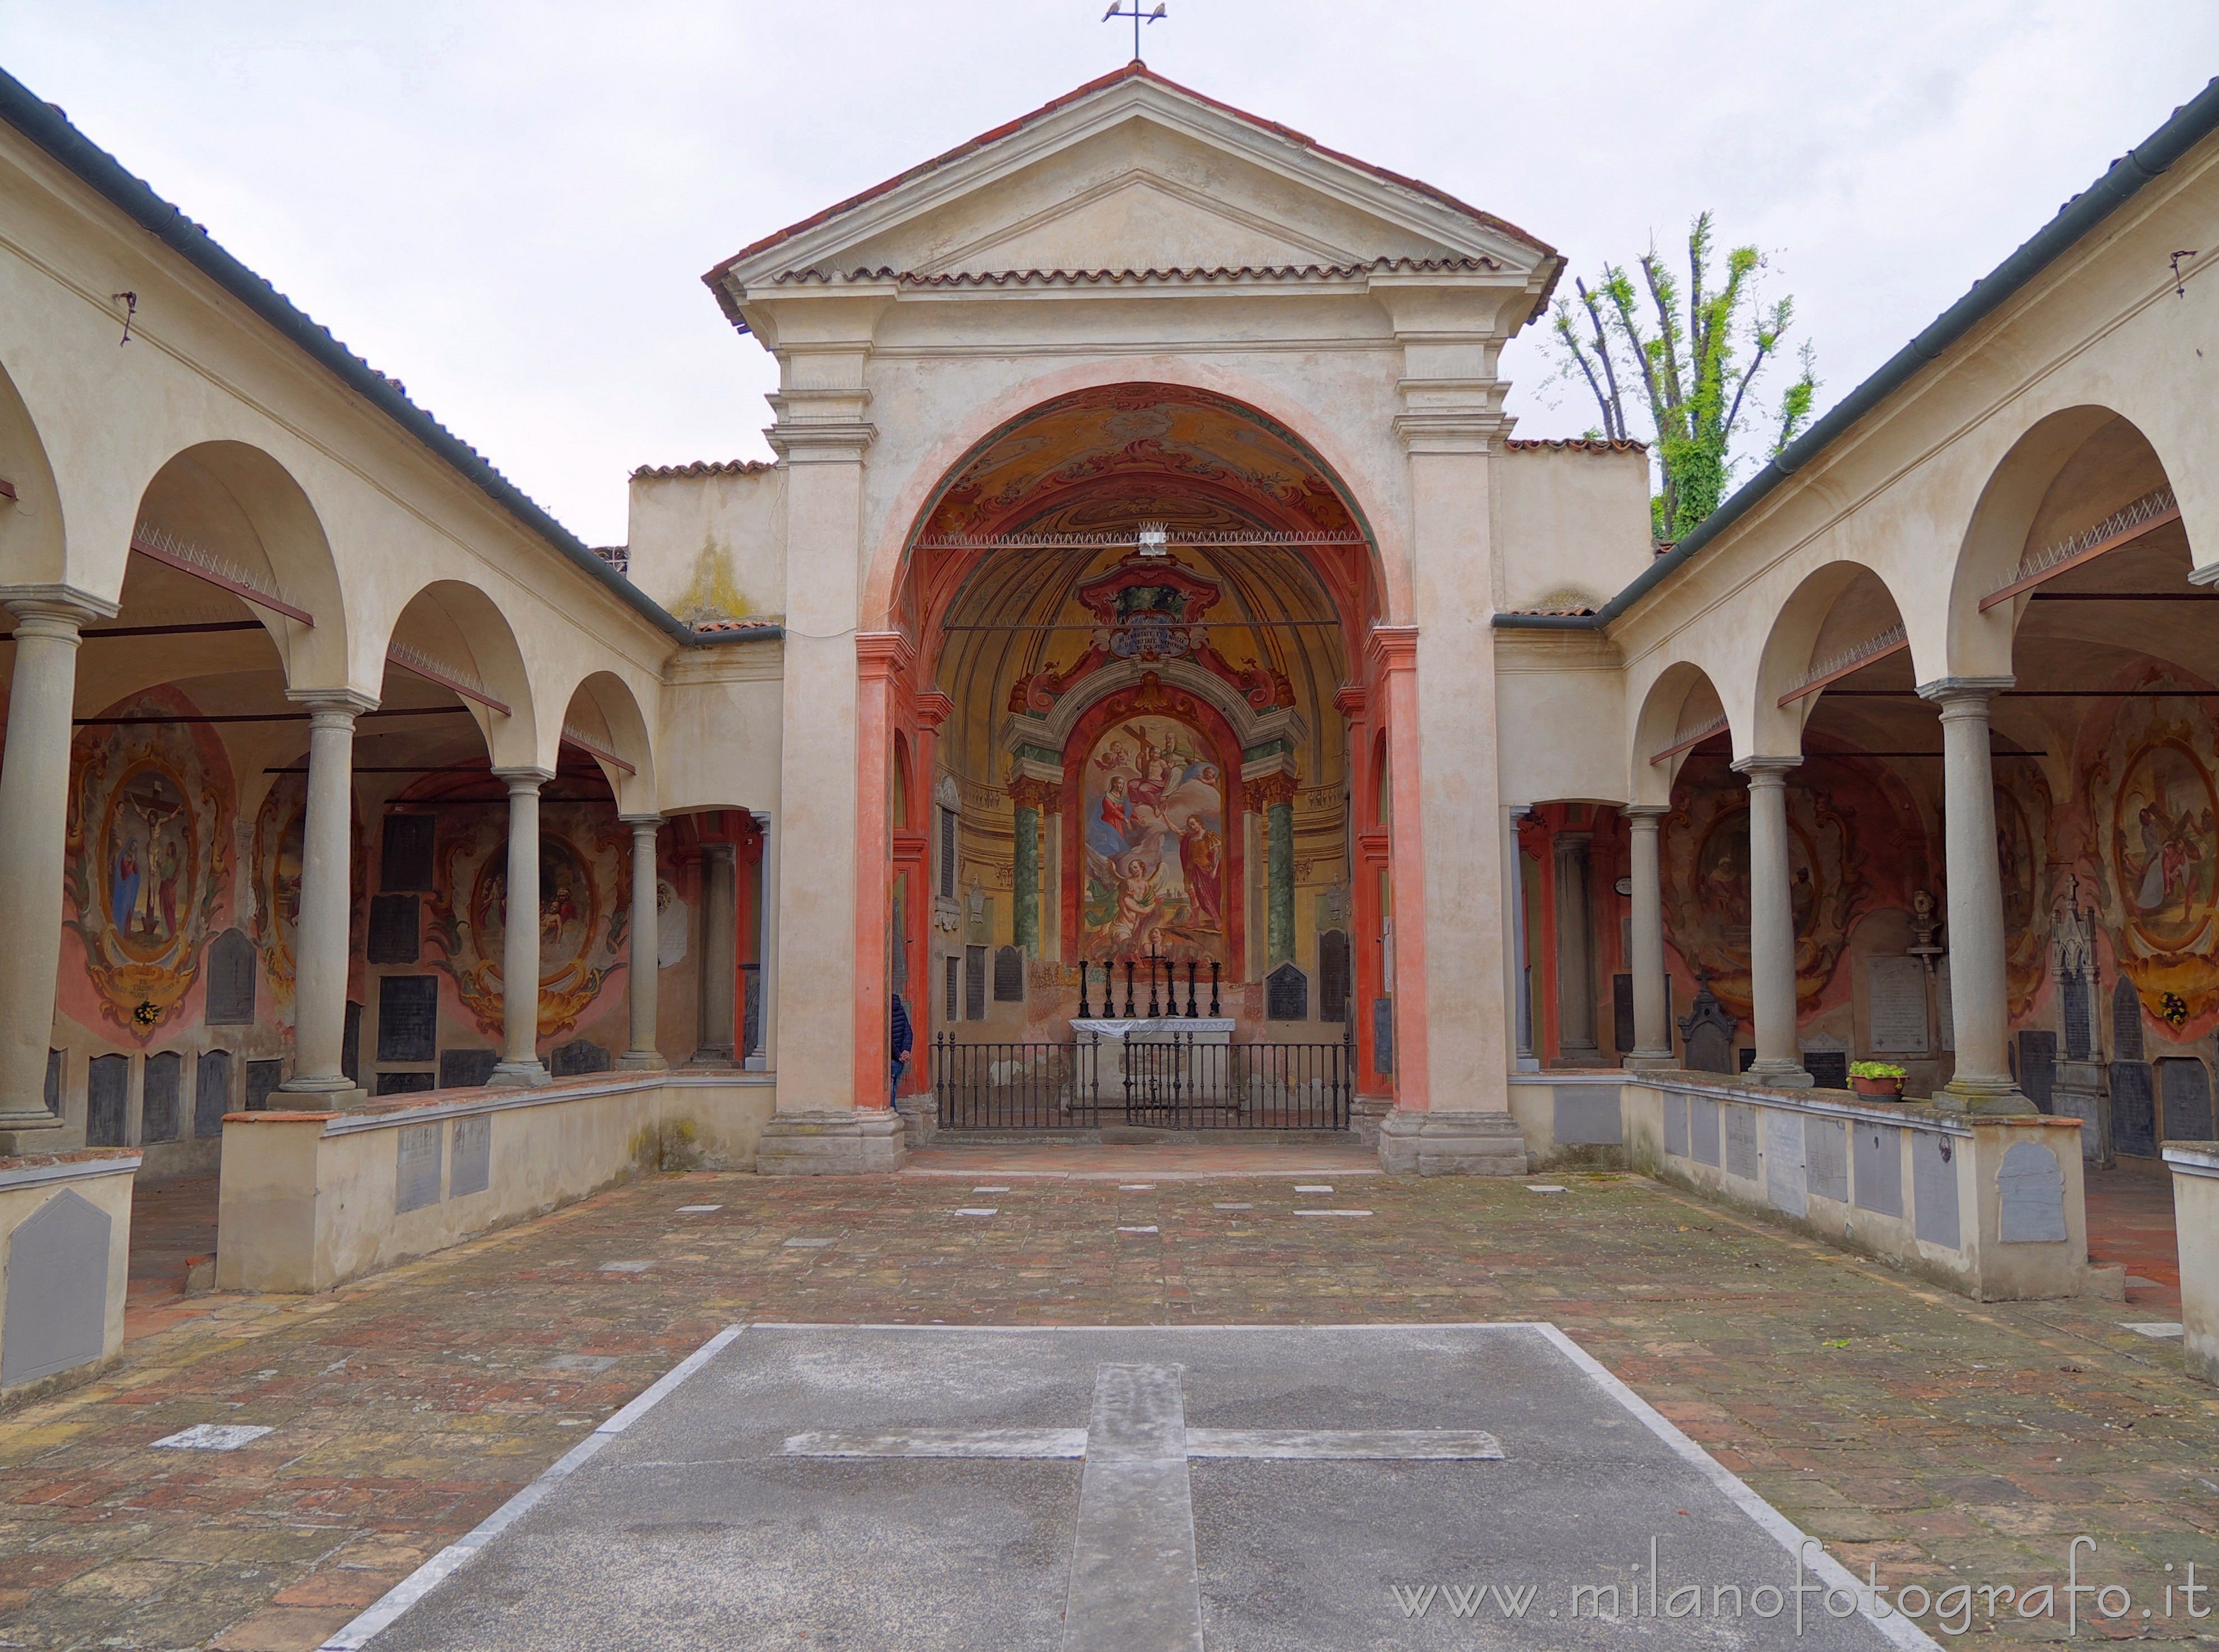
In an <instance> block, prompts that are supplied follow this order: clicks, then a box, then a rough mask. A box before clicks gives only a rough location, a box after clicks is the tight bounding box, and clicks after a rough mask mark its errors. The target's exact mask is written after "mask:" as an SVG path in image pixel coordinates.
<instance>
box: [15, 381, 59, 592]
mask: <svg viewBox="0 0 2219 1652" xmlns="http://www.w3.org/2000/svg"><path fill="white" fill-rule="evenodd" d="M0 482H5V483H6V484H7V486H8V489H9V492H10V493H11V494H13V495H14V497H13V498H12V499H10V498H0V582H4V583H6V584H9V585H59V584H60V583H61V582H62V579H63V575H64V572H65V556H64V552H65V545H66V543H67V540H66V537H65V534H64V532H63V529H62V508H61V494H60V493H59V490H58V489H57V488H55V486H54V473H53V467H52V466H51V465H50V464H48V463H47V450H46V444H45V443H43V442H42V441H40V438H39V430H38V425H36V423H35V422H34V420H33V419H32V418H31V410H30V408H29V407H27V406H25V405H24V402H23V398H22V396H21V395H19V394H17V393H16V383H15V381H14V380H13V379H11V378H10V377H9V376H8V370H7V368H6V367H5V366H0Z"/></svg>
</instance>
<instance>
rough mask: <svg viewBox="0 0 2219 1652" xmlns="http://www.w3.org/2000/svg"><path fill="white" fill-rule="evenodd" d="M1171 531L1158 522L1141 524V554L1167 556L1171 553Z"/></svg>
mask: <svg viewBox="0 0 2219 1652" xmlns="http://www.w3.org/2000/svg"><path fill="white" fill-rule="evenodd" d="M1171 546H1172V531H1171V530H1170V529H1169V528H1167V527H1165V525H1163V524H1162V523H1160V522H1143V523H1142V524H1141V556H1170V555H1171V554H1172V550H1171Z"/></svg>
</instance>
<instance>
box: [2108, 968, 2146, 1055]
mask: <svg viewBox="0 0 2219 1652" xmlns="http://www.w3.org/2000/svg"><path fill="white" fill-rule="evenodd" d="M2144 1054H2145V1052H2144V1050H2143V1048H2142V996H2141V993H2139V992H2137V991H2135V984H2134V983H2133V982H2132V981H2130V980H2129V979H2127V978H2125V977H2124V976H2121V977H2120V978H2119V984H2117V985H2116V986H2115V987H2113V988H2112V989H2111V1059H2113V1060H2114V1061H2140V1060H2141V1059H2142V1058H2143V1055H2144Z"/></svg>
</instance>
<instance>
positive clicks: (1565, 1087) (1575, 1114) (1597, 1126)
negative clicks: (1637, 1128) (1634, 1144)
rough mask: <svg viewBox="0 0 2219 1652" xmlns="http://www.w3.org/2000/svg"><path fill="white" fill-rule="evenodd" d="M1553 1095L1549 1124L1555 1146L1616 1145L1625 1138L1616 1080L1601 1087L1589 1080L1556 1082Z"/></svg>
mask: <svg viewBox="0 0 2219 1652" xmlns="http://www.w3.org/2000/svg"><path fill="white" fill-rule="evenodd" d="M1555 1099H1556V1107H1555V1109H1554V1111H1555V1115H1556V1117H1555V1121H1554V1124H1553V1128H1554V1130H1555V1132H1556V1137H1557V1146H1560V1147H1615V1146H1620V1145H1622V1144H1623V1143H1624V1141H1625V1124H1624V1121H1623V1119H1622V1117H1621V1115H1620V1113H1619V1104H1618V1086H1617V1085H1616V1084H1612V1085H1610V1086H1608V1087H1607V1088H1605V1089H1600V1090H1598V1089H1597V1088H1595V1087H1594V1085H1592V1084H1559V1085H1557V1090H1556V1098H1555Z"/></svg>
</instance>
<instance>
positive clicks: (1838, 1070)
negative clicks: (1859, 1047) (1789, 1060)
mask: <svg viewBox="0 0 2219 1652" xmlns="http://www.w3.org/2000/svg"><path fill="white" fill-rule="evenodd" d="M1803 1071H1806V1072H1807V1073H1809V1074H1810V1075H1811V1082H1812V1084H1816V1085H1817V1086H1818V1088H1819V1089H1821V1090H1847V1089H1848V1088H1849V1052H1848V1051H1847V1050H1806V1051H1804V1052H1803Z"/></svg>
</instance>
